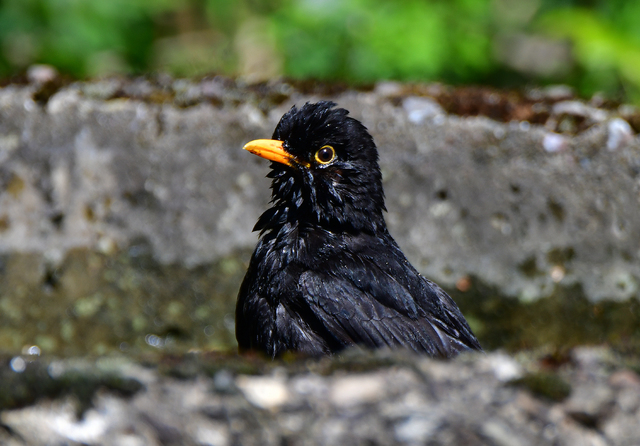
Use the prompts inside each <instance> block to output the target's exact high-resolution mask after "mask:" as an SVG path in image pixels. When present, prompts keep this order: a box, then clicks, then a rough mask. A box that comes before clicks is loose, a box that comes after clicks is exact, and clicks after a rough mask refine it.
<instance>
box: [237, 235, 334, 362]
mask: <svg viewBox="0 0 640 446" xmlns="http://www.w3.org/2000/svg"><path fill="white" fill-rule="evenodd" d="M331 245H332V243H331V242H330V241H329V240H328V238H327V236H326V234H323V233H322V232H321V231H313V230H308V231H305V232H304V233H299V232H298V231H292V230H288V231H282V233H277V234H267V235H266V236H265V237H264V238H263V239H261V240H260V242H259V243H258V246H257V247H256V250H255V252H254V255H253V257H252V259H251V264H250V266H249V270H248V271H247V275H246V276H245V280H244V282H243V284H242V286H241V288H240V293H239V296H238V305H237V307H236V325H237V326H236V332H237V333H243V334H244V335H243V336H242V337H239V338H238V342H239V344H240V346H241V347H242V348H246V349H255V348H259V349H260V350H263V351H267V352H269V353H270V354H271V355H273V356H275V355H277V354H279V353H281V352H282V351H284V350H290V349H292V348H293V346H297V347H298V348H296V350H304V348H303V346H302V344H305V343H306V344H309V345H312V344H314V345H316V346H317V345H321V344H322V343H321V342H320V343H319V342H318V340H317V339H308V333H309V330H307V329H306V328H307V327H306V326H305V325H306V324H307V322H305V321H304V320H303V318H302V317H300V315H301V314H304V313H305V308H304V306H305V305H308V304H309V302H307V301H305V300H304V299H303V296H302V293H301V291H300V278H301V276H302V275H303V274H304V273H305V271H308V270H309V269H314V268H317V267H318V265H320V264H322V263H323V262H324V261H325V259H326V257H327V256H328V255H329V252H330V251H331V249H328V248H329V247H330V246H331ZM312 341H313V342H312ZM311 353H322V352H311Z"/></svg>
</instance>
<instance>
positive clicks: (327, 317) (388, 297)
mask: <svg viewBox="0 0 640 446" xmlns="http://www.w3.org/2000/svg"><path fill="white" fill-rule="evenodd" d="M358 270H359V268H348V269H347V271H348V274H347V275H346V276H344V277H336V276H335V275H330V274H328V273H323V272H317V271H307V272H305V273H303V274H302V275H301V277H300V283H299V284H300V289H301V291H302V294H303V299H304V300H305V301H306V302H308V303H309V305H310V308H311V309H312V311H314V313H315V315H316V317H317V318H318V319H320V320H321V321H322V323H323V324H324V325H325V326H326V328H327V329H328V331H329V332H330V333H331V334H332V335H333V336H335V337H337V338H339V339H340V340H341V342H342V343H343V345H345V346H347V345H351V344H358V345H362V346H365V347H370V348H378V347H384V346H390V347H398V346H401V347H405V348H409V349H412V350H415V351H419V352H427V353H428V354H430V355H432V356H445V357H448V356H452V355H454V354H455V353H456V352H458V351H460V350H466V349H468V348H472V347H471V346H468V345H466V344H464V343H463V342H460V341H459V340H457V339H456V338H455V337H452V336H451V335H450V334H449V333H448V332H447V331H448V330H444V329H443V326H446V324H443V323H441V321H439V320H438V319H437V317H436V316H434V315H433V314H429V313H427V312H425V311H424V310H422V309H421V308H420V306H419V305H417V304H416V301H415V299H414V298H413V296H412V295H411V293H410V292H409V291H408V290H407V289H406V288H405V287H403V286H402V285H401V284H400V283H399V282H398V281H396V280H395V279H394V278H393V277H391V276H389V275H388V274H386V273H384V272H383V271H382V270H381V269H379V268H374V269H372V268H371V266H370V265H369V266H367V267H366V268H365V271H358ZM352 273H353V274H352ZM376 273H379V274H376ZM363 274H365V275H367V276H368V277H367V279H368V280H367V281H365V280H364V277H363V276H362V275H363ZM370 274H372V275H373V276H372V277H371V276H369V275H370ZM447 297H448V296H447ZM471 336H473V335H471ZM474 339H475V338H474Z"/></svg>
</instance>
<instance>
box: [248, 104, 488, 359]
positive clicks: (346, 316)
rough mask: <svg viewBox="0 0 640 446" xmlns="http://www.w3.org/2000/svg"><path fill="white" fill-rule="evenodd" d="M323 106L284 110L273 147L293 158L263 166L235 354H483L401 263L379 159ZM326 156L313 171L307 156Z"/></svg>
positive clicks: (363, 132) (341, 117)
mask: <svg viewBox="0 0 640 446" xmlns="http://www.w3.org/2000/svg"><path fill="white" fill-rule="evenodd" d="M335 105H336V104H334V103H333V102H318V103H316V104H309V103H307V104H305V105H304V106H302V107H301V108H299V109H298V108H296V107H293V108H292V109H291V110H289V112H287V113H286V114H285V115H284V116H283V117H282V119H281V120H280V122H279V123H278V125H277V127H276V129H275V131H274V134H273V139H276V140H280V141H283V142H284V144H283V147H284V149H285V150H286V152H288V153H289V154H290V155H291V156H292V157H293V158H294V159H295V160H296V162H295V163H292V165H286V164H280V163H277V162H272V163H271V169H272V170H271V172H270V173H269V175H268V177H269V178H271V179H272V184H271V189H272V204H273V206H272V207H271V208H269V209H268V210H267V211H265V212H264V213H263V214H262V216H261V217H260V219H259V220H258V222H257V223H256V226H255V228H254V230H257V231H260V233H261V237H260V240H259V242H258V245H257V247H256V249H255V252H254V253H253V256H252V258H251V263H250V265H249V269H248V271H247V274H246V276H245V278H244V281H243V283H242V286H241V287H240V292H239V295H238V302H237V307H236V337H237V339H238V345H239V347H240V349H241V350H258V351H262V352H265V353H266V354H268V355H269V356H271V357H276V356H278V355H280V354H282V353H284V352H285V351H298V352H303V353H306V354H310V355H325V354H331V353H335V352H337V351H340V350H342V349H344V348H346V347H349V346H352V345H360V346H363V347H366V348H380V347H390V348H407V349H411V350H414V351H417V352H423V353H426V354H429V355H431V356H438V357H450V356H454V355H456V354H457V353H458V352H460V351H462V350H468V349H474V350H481V347H480V344H479V343H478V341H477V339H476V338H475V336H474V335H473V333H472V332H471V329H470V328H469V325H468V324H467V322H466V321H465V319H464V317H463V316H462V314H461V313H460V310H459V309H458V307H457V306H456V304H455V302H454V301H453V300H452V299H451V298H450V297H449V296H448V295H447V294H446V293H445V292H444V291H443V290H442V289H441V288H440V287H438V286H437V285H436V284H434V283H433V282H431V281H429V280H427V279H425V278H424V277H422V276H421V275H420V274H419V273H418V272H417V271H416V270H415V269H414V268H413V267H412V266H411V265H410V264H409V262H408V261H407V259H406V258H405V256H404V254H403V253H402V252H401V251H400V248H399V247H398V245H397V244H396V242H395V241H394V240H393V238H392V237H391V235H390V234H389V232H388V231H387V227H386V224H385V221H384V216H383V212H384V211H385V206H384V193H383V190H382V176H381V174H380V168H379V167H378V152H377V149H376V146H375V144H374V142H373V139H372V138H371V136H370V135H369V133H368V131H367V129H366V128H365V127H364V126H363V125H362V124H361V123H360V122H358V121H357V120H355V119H353V118H351V117H349V116H348V112H347V111H346V110H344V109H341V108H335ZM325 145H330V146H332V147H333V148H334V149H335V153H336V157H335V159H334V161H333V162H331V163H329V164H326V165H322V164H320V163H318V162H316V161H315V160H314V154H315V153H316V152H317V151H318V150H319V149H320V148H321V147H323V146H325Z"/></svg>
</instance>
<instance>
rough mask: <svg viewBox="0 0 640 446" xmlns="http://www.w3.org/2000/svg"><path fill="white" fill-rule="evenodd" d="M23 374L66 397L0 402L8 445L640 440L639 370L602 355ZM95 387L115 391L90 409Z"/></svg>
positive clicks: (594, 351) (100, 364)
mask: <svg viewBox="0 0 640 446" xmlns="http://www.w3.org/2000/svg"><path fill="white" fill-rule="evenodd" d="M17 358H19V359H21V360H22V361H23V363H24V362H25V361H32V358H30V357H17ZM23 358H24V359H23ZM558 359H560V361H559V362H558V361H557V360H558ZM15 362H16V358H13V360H12V361H11V366H9V364H7V362H5V363H4V364H5V365H4V366H3V370H2V373H3V374H4V375H5V378H6V374H8V373H12V374H13V375H14V384H15V383H19V382H20V381H19V378H20V377H21V376H24V377H25V381H26V382H29V380H30V379H33V378H29V376H27V375H29V374H32V375H37V374H38V373H39V372H38V370H44V373H45V377H46V378H47V379H50V380H53V381H55V380H56V379H57V380H59V381H64V382H65V385H66V386H67V387H66V389H67V391H66V392H64V393H62V392H61V393H62V394H63V395H64V396H62V397H58V398H53V399H51V398H50V399H43V400H39V401H37V402H36V403H34V404H32V405H28V406H26V407H22V408H19V407H11V406H9V407H8V406H7V405H6V403H5V405H4V406H3V410H2V411H1V412H0V420H1V422H2V424H3V426H4V428H5V429H4V430H0V441H1V442H2V444H6V445H12V446H13V445H16V446H18V445H27V444H28V445H32V446H37V445H48V446H57V445H65V444H91V445H122V444H146V445H160V444H163V445H220V446H223V445H232V444H243V445H250V444H256V445H258V444H260V445H280V444H283V443H284V444H296V445H297V444H326V445H336V444H341V445H356V444H363V443H367V444H386V445H390V444H408V445H412V444H426V443H427V442H428V443H429V444H433V445H450V444H456V445H461V446H462V445H478V444H487V445H488V444H498V445H517V444H522V445H525V444H526V445H538V444H540V445H543V444H610V445H627V444H632V442H633V440H635V439H637V438H640V430H639V429H640V426H639V425H638V423H637V422H636V420H637V419H638V417H639V416H640V377H639V376H638V375H637V373H636V372H634V371H633V370H632V369H630V368H629V367H630V366H631V367H637V366H638V362H637V360H631V359H630V358H627V359H623V358H621V357H619V356H618V355H616V354H615V353H614V352H612V351H611V350H607V349H603V348H584V347H583V348H578V349H575V350H573V351H572V352H570V354H569V355H567V356H565V357H564V358H556V361H555V362H554V361H550V360H549V357H546V358H542V359H540V358H536V357H535V356H527V355H525V354H520V355H519V356H518V357H516V358H514V357H511V356H508V355H506V354H503V353H491V354H487V355H481V354H475V355H465V356H461V357H459V358H457V359H455V360H451V361H436V360H430V359H425V358H418V357H414V356H409V355H403V354H402V353H398V352H396V353H395V354H389V353H378V354H376V355H370V354H365V353H362V352H351V353H347V354H346V355H344V356H342V357H338V358H335V359H334V360H329V359H325V360H321V361H315V360H312V361H304V360H296V359H293V358H290V359H289V360H288V361H285V362H276V363H270V362H266V363H264V362H262V361H261V360H260V359H259V358H253V359H250V358H249V359H241V358H233V357H226V358H225V357H222V356H215V355H213V356H212V355H201V354H196V355H190V356H187V357H164V358H158V359H156V360H153V361H149V360H146V361H145V362H146V363H147V365H146V366H142V365H139V364H136V363H132V362H130V360H123V359H118V358H114V357H111V358H102V359H100V360H98V361H97V362H92V361H88V360H62V361H60V360H56V361H53V362H48V361H47V360H46V359H43V360H36V362H32V363H28V364H27V365H26V367H24V368H23V369H20V370H18V372H16V371H12V370H9V368H10V367H13V368H15V364H14V363H15ZM152 363H155V365H151V364H152ZM18 365H20V364H18ZM636 370H637V369H636ZM68 375H72V376H73V377H74V379H73V380H72V379H67V378H65V377H67V376H68ZM16 376H17V378H16ZM40 376H42V375H40ZM107 376H110V377H111V378H110V380H107V379H106V378H105V377H107ZM114 376H117V377H120V381H117V382H118V383H120V384H118V385H114V384H113V383H114V382H116V380H115V379H114V378H113V377H114ZM100 379H101V380H102V381H100ZM88 382H91V383H99V382H103V383H106V384H104V386H103V387H102V389H99V388H98V389H97V390H94V393H93V394H92V395H93V397H92V398H90V399H89V401H90V403H91V404H90V405H89V406H85V407H84V408H82V407H80V406H79V405H78V401H81V400H82V399H83V398H84V399H85V400H86V399H87V398H86V395H87V393H86V389H87V385H86V383H88ZM131 382H136V383H139V386H138V387H135V386H133V385H132V384H130V383H131ZM78 383H80V384H78ZM109 383H110V384H109ZM122 383H129V384H126V385H123V384H122ZM123 387H124V388H125V389H128V390H125V391H124V393H123V390H122V388H123ZM14 388H15V387H14ZM76 388H79V389H81V390H80V391H81V392H83V393H81V395H82V397H81V398H80V399H79V397H78V396H76V393H75V392H76V391H77V390H75V389H76ZM3 394H4V395H7V394H10V392H7V391H6V389H5V390H4V391H3ZM125 395H126V396H125ZM45 396H47V395H45ZM5 401H6V398H5ZM79 410H81V411H82V410H84V412H82V414H81V415H80V416H79V417H78V415H77V413H78V411H79Z"/></svg>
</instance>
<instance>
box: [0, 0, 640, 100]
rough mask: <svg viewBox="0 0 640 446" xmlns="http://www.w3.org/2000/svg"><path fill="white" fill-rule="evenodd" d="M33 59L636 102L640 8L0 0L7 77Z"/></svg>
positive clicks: (606, 0) (613, 1)
mask: <svg viewBox="0 0 640 446" xmlns="http://www.w3.org/2000/svg"><path fill="white" fill-rule="evenodd" d="M512 42H521V43H522V42H524V46H523V45H520V44H518V45H515V46H514V45H513V44H512ZM529 44H532V45H533V46H531V45H529ZM526 45H529V47H532V48H537V50H536V51H537V52H536V53H535V54H533V53H532V55H531V57H529V56H528V53H523V51H524V49H523V48H525V49H526V48H529V47H528V46H526ZM536 45H537V46H536ZM504 48H507V49H506V50H505V49H504ZM545 48H547V50H548V51H550V52H549V56H548V57H547V56H546V55H545V51H546V50H545ZM554 48H555V49H556V53H553V51H554V50H553V49H554ZM558 48H560V49H562V48H565V49H566V53H563V52H562V51H560V52H558V51H557V49H558ZM554 54H555V56H554ZM558 54H560V56H558ZM563 55H564V56H563ZM518 57H519V58H520V59H521V60H520V62H514V61H517V60H518ZM554 58H555V59H554ZM547 59H548V60H550V61H553V63H554V64H555V65H550V68H548V69H547V68H545V67H544V65H545V61H546V60H547ZM538 60H539V61H541V62H538ZM36 63H45V64H50V65H53V66H55V67H56V68H57V69H58V70H59V71H61V72H63V73H65V74H69V75H72V76H75V77H86V76H99V75H105V74H111V73H117V72H119V73H128V74H138V73H146V72H153V71H164V72H169V73H171V74H174V75H179V76H185V75H187V76H189V75H201V74H205V73H211V72H215V73H222V74H230V75H244V76H247V77H249V78H252V79H260V78H268V77H270V76H278V75H284V76H289V77H294V78H312V79H323V80H342V81H347V82H350V83H369V82H373V81H376V80H381V79H397V80H410V81H432V80H440V81H443V82H446V83H484V84H493V85H498V86H521V85H524V84H527V83H536V84H539V83H543V84H544V83H558V82H563V83H568V84H570V85H573V86H575V87H576V88H577V89H578V91H579V92H580V93H582V94H583V95H591V94H593V93H594V92H597V91H602V92H605V93H606V94H607V95H614V96H617V97H620V98H621V99H625V100H632V101H635V102H640V1H635V0H629V1H625V0H402V1H398V0H238V1H231V0H108V1H105V0H0V77H5V78H6V77H10V76H14V75H16V74H19V73H22V72H24V71H25V70H26V69H27V67H29V66H30V65H32V64H36ZM537 65H541V66H540V67H538V66H537Z"/></svg>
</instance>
